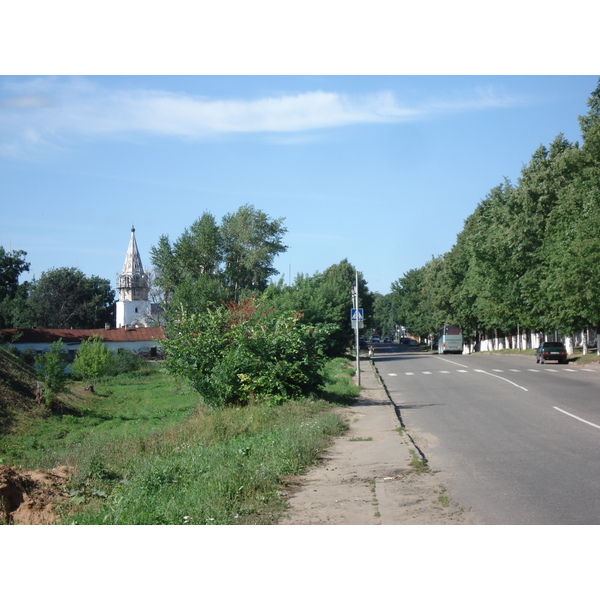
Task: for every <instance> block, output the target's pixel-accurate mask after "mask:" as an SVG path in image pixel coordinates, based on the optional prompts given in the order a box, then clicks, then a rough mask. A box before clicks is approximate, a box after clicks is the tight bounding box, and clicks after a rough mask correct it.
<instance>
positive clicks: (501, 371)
mask: <svg viewBox="0 0 600 600" xmlns="http://www.w3.org/2000/svg"><path fill="white" fill-rule="evenodd" d="M492 371H494V373H504V371H503V370H502V369H492Z"/></svg>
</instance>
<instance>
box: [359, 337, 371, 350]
mask: <svg viewBox="0 0 600 600" xmlns="http://www.w3.org/2000/svg"><path fill="white" fill-rule="evenodd" d="M358 347H359V348H362V349H363V350H367V349H368V348H369V344H368V342H367V340H365V338H360V340H359V341H358Z"/></svg>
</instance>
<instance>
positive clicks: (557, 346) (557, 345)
mask: <svg viewBox="0 0 600 600" xmlns="http://www.w3.org/2000/svg"><path fill="white" fill-rule="evenodd" d="M547 360H557V361H558V362H559V363H563V364H565V365H566V364H567V350H566V348H565V345H564V344H563V343H562V342H542V343H541V344H540V347H539V348H538V349H537V350H536V351H535V362H537V363H542V364H544V362H545V361H547Z"/></svg>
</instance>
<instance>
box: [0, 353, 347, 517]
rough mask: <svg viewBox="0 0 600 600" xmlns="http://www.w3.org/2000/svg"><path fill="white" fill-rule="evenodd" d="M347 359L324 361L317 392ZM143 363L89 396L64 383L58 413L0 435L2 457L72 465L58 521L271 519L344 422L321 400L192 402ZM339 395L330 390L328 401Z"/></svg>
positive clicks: (29, 463)
mask: <svg viewBox="0 0 600 600" xmlns="http://www.w3.org/2000/svg"><path fill="white" fill-rule="evenodd" d="M348 366H349V365H348V364H343V362H342V361H336V364H335V365H334V368H331V369H330V368H329V363H327V365H326V367H327V368H326V369H325V371H326V375H325V378H326V380H327V390H328V389H329V385H331V386H334V385H335V379H336V377H335V373H336V372H338V370H341V371H342V372H343V374H344V377H345V376H346V374H347V372H348V371H349V368H348ZM154 367H155V368H154V370H153V373H152V374H151V375H150V376H148V377H147V378H144V379H143V380H139V381H136V382H133V383H132V382H130V381H127V382H126V383H125V384H123V383H116V382H115V380H109V379H106V380H104V381H105V382H106V383H100V384H98V386H97V391H98V395H97V396H96V397H94V398H93V399H92V400H91V399H89V398H84V397H81V398H80V397H78V396H77V395H76V393H75V392H76V390H74V393H73V394H71V395H70V396H69V397H68V398H67V399H66V400H65V402H66V404H65V408H66V409H67V410H66V411H65V412H62V413H60V414H52V415H50V416H47V415H46V416H44V417H37V418H35V419H33V418H32V417H31V416H29V415H28V416H25V415H23V420H22V422H20V423H19V424H16V425H15V426H14V427H13V428H12V430H11V432H10V434H7V435H3V436H1V437H0V459H2V460H4V462H5V463H6V464H11V465H12V464H14V465H21V466H23V467H25V468H52V467H55V466H58V465H70V466H72V467H74V473H73V476H72V477H71V478H70V479H69V481H68V482H67V484H66V491H67V492H68V494H69V496H70V498H67V499H65V501H64V502H63V503H62V505H61V515H62V522H63V523H65V524H99V525H102V524H109V525H110V524H115V525H116V524H119V525H133V524H145V525H150V524H169V525H185V524H193V525H205V524H206V525H209V524H232V525H233V524H269V523H274V522H276V521H277V519H278V518H279V516H280V515H281V512H282V511H283V510H284V509H285V499H284V495H285V489H286V485H287V484H286V481H287V480H288V478H289V477H290V476H295V475H298V474H300V473H302V472H303V471H304V470H305V469H306V468H307V467H308V466H310V465H311V464H313V463H314V462H316V461H317V460H318V457H319V456H320V455H321V454H322V451H323V450H324V449H325V448H326V447H327V446H328V445H329V443H330V441H331V438H332V437H333V436H337V435H341V434H342V433H343V432H344V431H345V430H346V429H347V425H346V424H345V422H344V419H343V417H342V416H341V415H339V414H337V413H335V412H333V411H332V410H331V409H332V408H333V405H332V404H328V403H326V402H324V401H322V400H306V399H302V400H299V401H292V402H286V403H285V404H282V405H277V406H271V405H266V404H258V403H254V404H252V405H249V406H246V407H239V406H236V407H225V408H221V409H210V408H208V407H198V406H197V396H196V394H192V393H190V391H189V390H181V389H179V388H178V384H177V382H176V381H175V380H174V379H173V378H172V377H170V376H168V375H166V374H165V373H163V372H162V371H161V370H160V369H159V368H157V367H156V365H154ZM109 382H110V383H109ZM347 393H348V394H350V395H352V394H354V393H355V391H354V390H350V391H349V392H347ZM343 395H344V392H343V387H338V388H336V396H337V397H338V399H340V400H342V396H343ZM349 401H350V399H347V400H345V403H348V402H349Z"/></svg>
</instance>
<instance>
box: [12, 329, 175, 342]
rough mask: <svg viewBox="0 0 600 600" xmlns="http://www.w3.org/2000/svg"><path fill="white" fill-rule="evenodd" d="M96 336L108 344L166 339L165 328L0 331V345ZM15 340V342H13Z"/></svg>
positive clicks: (80, 340)
mask: <svg viewBox="0 0 600 600" xmlns="http://www.w3.org/2000/svg"><path fill="white" fill-rule="evenodd" d="M94 335H97V336H99V337H101V338H103V339H104V340H105V341H107V342H151V341H154V340H162V339H164V337H165V331H164V328H163V327H121V328H119V329H0V343H4V344H8V343H12V344H51V343H52V342H56V341H58V340H59V339H62V341H63V342H64V343H65V344H69V343H80V342H82V341H83V340H87V339H89V338H91V337H93V336H94ZM13 340H14V341H13Z"/></svg>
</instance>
